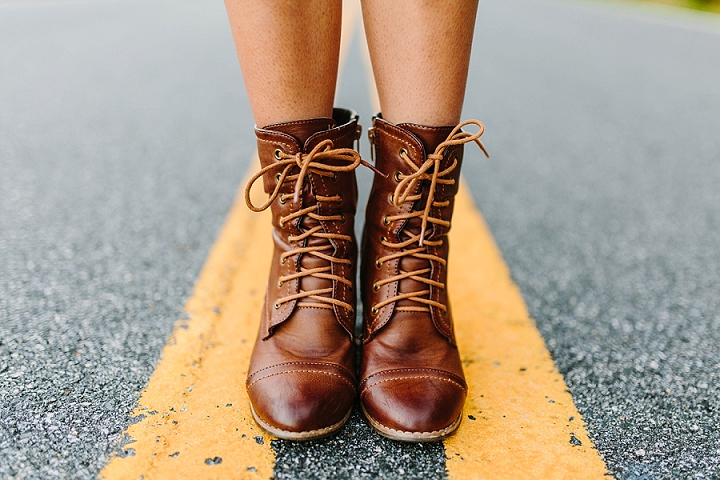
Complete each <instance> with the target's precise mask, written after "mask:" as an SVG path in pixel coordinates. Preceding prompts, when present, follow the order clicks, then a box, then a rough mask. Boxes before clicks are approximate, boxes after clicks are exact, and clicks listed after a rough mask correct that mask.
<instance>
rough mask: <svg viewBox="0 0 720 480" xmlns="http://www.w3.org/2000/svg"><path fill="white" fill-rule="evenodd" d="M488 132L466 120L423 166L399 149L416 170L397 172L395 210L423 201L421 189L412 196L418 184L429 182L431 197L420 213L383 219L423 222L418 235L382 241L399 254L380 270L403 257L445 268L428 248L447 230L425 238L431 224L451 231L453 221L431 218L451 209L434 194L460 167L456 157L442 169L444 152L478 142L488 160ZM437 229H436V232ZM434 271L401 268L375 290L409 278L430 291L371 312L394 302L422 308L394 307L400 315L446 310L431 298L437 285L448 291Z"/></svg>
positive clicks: (400, 296) (406, 295)
mask: <svg viewBox="0 0 720 480" xmlns="http://www.w3.org/2000/svg"><path fill="white" fill-rule="evenodd" d="M468 125H475V126H477V127H478V131H477V132H476V133H470V132H463V131H462V128H463V127H465V126H468ZM484 131H485V127H484V126H483V124H482V123H480V122H479V121H477V120H467V121H465V122H462V123H460V124H459V125H458V126H456V127H455V128H454V129H453V130H452V132H450V134H449V135H448V137H447V139H445V140H444V141H443V142H442V143H440V145H438V146H437V148H436V149H435V152H433V153H432V154H430V155H428V156H427V159H426V160H425V162H423V164H422V165H421V166H419V167H418V166H417V165H416V164H415V162H413V161H412V160H411V159H410V157H409V156H408V154H407V151H406V150H405V149H402V150H400V157H401V158H402V159H403V161H404V162H405V163H406V164H407V166H408V167H409V168H410V169H411V170H412V171H413V173H411V174H409V175H403V174H402V173H399V172H398V173H396V175H395V179H396V180H398V185H397V187H395V191H394V192H393V194H392V197H391V198H392V202H393V205H395V206H396V207H399V206H400V205H402V204H403V203H405V202H413V203H414V202H417V201H419V200H421V198H422V189H421V190H420V192H419V193H417V194H415V195H411V193H412V192H413V190H414V189H415V186H416V185H417V184H418V182H428V181H429V182H430V187H429V189H428V195H427V201H426V203H425V206H424V207H423V208H422V209H420V210H412V211H410V212H408V213H402V214H398V215H386V216H385V217H383V220H382V221H383V223H384V224H386V225H389V224H390V223H392V222H396V221H403V220H409V219H413V218H419V219H420V233H419V234H413V233H411V232H409V231H407V229H405V230H403V231H402V233H401V235H403V237H404V239H402V240H401V241H400V242H397V243H395V242H391V241H389V240H388V239H387V238H386V237H383V238H382V244H383V245H384V246H385V247H387V248H389V249H394V250H398V251H397V252H394V253H391V254H388V255H385V256H383V257H379V258H378V259H377V260H376V265H377V266H378V267H381V266H382V264H383V263H385V262H387V261H389V260H394V259H396V258H397V259H402V258H403V257H414V258H418V259H423V260H426V261H427V262H428V265H430V262H433V261H435V262H438V263H440V264H442V265H446V263H447V262H446V260H445V259H444V258H442V257H440V256H438V255H434V254H432V253H430V252H429V251H428V247H439V246H441V245H442V243H443V241H444V239H443V237H444V236H445V235H447V230H446V231H445V233H444V234H443V235H442V236H440V237H439V238H434V239H432V240H431V239H428V238H426V235H425V233H426V231H427V226H428V224H432V225H442V226H443V227H447V228H448V229H449V227H450V222H449V221H448V220H443V219H442V218H435V217H433V216H431V215H430V212H431V209H432V208H433V207H435V208H446V207H448V206H450V201H449V200H443V201H439V200H435V191H436V189H437V185H438V184H441V185H453V184H454V183H455V179H454V178H453V177H452V176H451V174H452V172H454V171H455V169H456V168H457V165H458V161H457V158H453V163H452V164H451V165H450V166H449V167H447V168H446V169H444V170H440V162H441V161H442V159H443V153H444V152H445V149H447V148H448V147H451V146H454V145H462V144H465V143H469V142H475V143H476V144H477V145H478V146H479V147H480V149H481V150H482V152H483V153H484V154H485V156H486V157H489V155H488V153H487V151H486V150H485V146H484V145H483V144H482V142H481V141H480V140H479V138H480V136H482V134H483V132H484ZM433 230H434V229H433ZM413 245H417V246H416V247H414V248H413ZM408 247H410V248H408ZM431 271H432V269H431V267H430V266H428V267H426V268H420V269H417V270H412V271H404V270H402V269H399V273H398V275H395V276H392V277H388V278H384V279H381V280H378V281H377V282H376V283H375V284H374V285H373V289H374V290H376V291H377V290H379V289H380V287H381V286H383V285H385V284H388V283H393V282H397V281H400V280H404V279H406V278H410V279H413V280H415V281H417V282H420V283H423V284H425V285H427V288H425V289H423V290H417V291H414V292H406V293H402V292H398V294H397V295H395V296H394V297H392V298H388V299H386V300H383V301H381V302H379V303H377V304H375V305H373V306H372V313H373V314H377V313H378V311H379V310H380V308H382V307H384V306H385V305H388V304H391V303H393V302H397V301H399V300H411V301H413V302H416V303H418V304H419V305H412V306H397V307H395V310H397V311H401V312H403V311H404V312H429V311H430V308H429V307H430V306H434V307H437V308H439V309H441V310H442V311H443V312H445V311H447V306H446V305H443V304H442V303H440V302H436V301H434V300H432V299H430V298H429V295H430V287H431V286H434V287H437V288H440V289H443V290H444V289H445V284H444V283H443V282H438V281H435V280H432V279H431V278H429V277H430V275H429V274H430V272H431Z"/></svg>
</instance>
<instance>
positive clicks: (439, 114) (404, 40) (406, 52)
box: [362, 0, 477, 125]
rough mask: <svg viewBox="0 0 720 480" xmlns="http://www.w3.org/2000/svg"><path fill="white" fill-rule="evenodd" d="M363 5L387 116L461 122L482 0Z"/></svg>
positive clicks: (367, 1)
mask: <svg viewBox="0 0 720 480" xmlns="http://www.w3.org/2000/svg"><path fill="white" fill-rule="evenodd" d="M362 7H363V19H364V23H365V33H366V35H367V40H368V47H369V49H370V58H371V59H372V65H373V71H374V74H375V82H376V84H377V88H378V94H379V95H380V106H381V109H382V113H383V118H385V119H386V120H387V121H389V122H392V123H395V124H397V123H403V122H413V123H419V124H422V125H455V124H457V123H458V122H459V120H460V114H461V111H462V103H463V99H464V97H465V85H466V83H467V73H468V64H469V62H470V48H471V43H472V37H473V29H474V26H475V14H476V12H477V0H448V1H442V2H438V1H434V0H393V1H392V2H389V1H386V0H363V2H362Z"/></svg>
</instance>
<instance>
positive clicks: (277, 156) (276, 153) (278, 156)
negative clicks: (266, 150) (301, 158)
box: [275, 148, 282, 160]
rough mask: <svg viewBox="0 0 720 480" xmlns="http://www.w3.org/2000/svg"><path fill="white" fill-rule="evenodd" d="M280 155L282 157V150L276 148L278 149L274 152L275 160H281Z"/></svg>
mask: <svg viewBox="0 0 720 480" xmlns="http://www.w3.org/2000/svg"><path fill="white" fill-rule="evenodd" d="M280 155H282V150H280V149H279V148H278V149H276V150H275V158H276V159H277V160H282V157H281V156H280Z"/></svg>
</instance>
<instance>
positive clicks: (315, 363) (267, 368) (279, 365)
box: [248, 361, 353, 377]
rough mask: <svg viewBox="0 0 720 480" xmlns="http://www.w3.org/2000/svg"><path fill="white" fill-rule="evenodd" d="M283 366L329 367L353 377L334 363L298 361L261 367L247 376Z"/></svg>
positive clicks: (348, 371)
mask: <svg viewBox="0 0 720 480" xmlns="http://www.w3.org/2000/svg"><path fill="white" fill-rule="evenodd" d="M285 365H321V366H324V367H331V368H337V369H339V370H343V371H345V372H347V373H348V374H349V375H350V376H351V377H353V374H352V372H350V370H348V369H347V368H345V367H343V366H342V365H338V364H336V363H327V362H299V361H294V362H282V363H276V364H274V365H270V366H268V367H263V368H261V369H260V370H255V371H254V372H253V373H251V374H249V375H248V376H249V377H252V376H254V375H257V374H258V373H260V372H262V371H265V370H269V369H271V368H276V367H283V366H285Z"/></svg>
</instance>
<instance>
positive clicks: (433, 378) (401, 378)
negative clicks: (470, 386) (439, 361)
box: [360, 375, 467, 395]
mask: <svg viewBox="0 0 720 480" xmlns="http://www.w3.org/2000/svg"><path fill="white" fill-rule="evenodd" d="M415 379H432V380H442V381H443V382H448V383H452V384H453V385H456V386H458V387H459V388H460V389H461V390H462V391H463V392H466V391H467V387H465V386H464V385H461V384H459V383H458V382H456V381H455V380H452V379H450V378H443V377H441V376H439V375H412V376H404V377H391V378H385V379H383V380H378V381H377V382H374V383H373V384H372V385H368V386H366V387H365V388H363V389H362V390H361V391H360V395H362V394H364V393H365V392H367V391H368V390H370V389H371V388H373V387H376V386H378V385H380V384H381V383H387V382H393V381H395V380H415Z"/></svg>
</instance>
